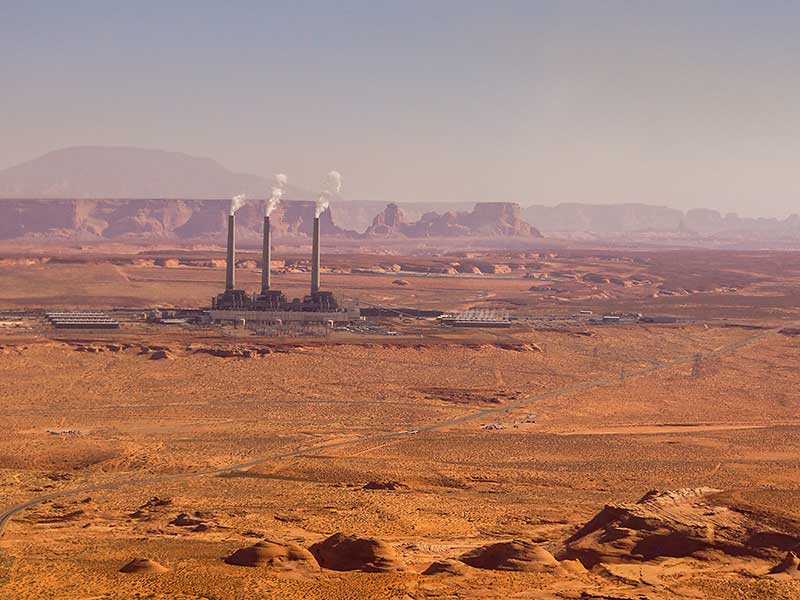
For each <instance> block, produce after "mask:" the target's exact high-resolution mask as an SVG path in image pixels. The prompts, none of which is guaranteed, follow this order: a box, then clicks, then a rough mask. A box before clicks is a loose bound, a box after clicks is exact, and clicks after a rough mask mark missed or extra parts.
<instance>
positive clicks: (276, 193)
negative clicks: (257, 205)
mask: <svg viewBox="0 0 800 600" xmlns="http://www.w3.org/2000/svg"><path fill="white" fill-rule="evenodd" d="M288 181H289V178H288V177H286V175H284V174H283V173H278V174H277V175H275V176H274V177H273V183H272V195H271V196H270V197H269V200H267V206H266V207H265V209H264V216H267V217H268V216H270V215H271V214H272V211H273V210H275V209H276V208H278V203H279V202H280V201H281V197H282V196H283V188H285V187H286V184H287V183H288Z"/></svg>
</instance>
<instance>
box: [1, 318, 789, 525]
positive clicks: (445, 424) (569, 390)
mask: <svg viewBox="0 0 800 600" xmlns="http://www.w3.org/2000/svg"><path fill="white" fill-rule="evenodd" d="M779 329H780V328H775V329H768V330H764V331H761V332H759V333H757V334H756V335H753V336H750V337H748V338H745V339H743V340H740V341H738V342H734V343H733V344H729V345H727V346H724V347H722V348H720V349H718V350H715V351H712V352H708V353H705V354H703V355H702V356H703V358H704V359H707V358H711V357H714V356H719V355H721V354H726V353H729V352H734V351H736V350H738V349H739V348H742V347H744V346H746V345H748V344H751V343H753V342H755V341H757V340H760V339H762V338H764V337H766V336H769V335H772V334H774V333H776V332H777V331H778V330H779ZM696 356H697V355H695V354H693V355H691V356H684V357H681V358H678V359H675V360H671V361H665V362H659V363H657V364H654V365H652V366H649V367H644V368H642V369H636V370H631V371H628V372H626V373H625V377H626V378H629V377H639V376H643V375H649V374H651V373H655V372H657V371H661V370H664V369H670V368H673V367H676V366H681V365H686V364H692V363H693V362H694V361H695V360H696ZM619 380H620V375H619V373H614V374H613V375H607V376H605V377H599V378H597V379H592V380H590V381H585V382H582V383H576V384H574V385H568V386H566V387H562V388H559V389H557V390H553V391H550V392H544V393H542V394H536V395H534V396H528V397H527V398H523V399H521V400H517V401H516V402H511V403H509V404H504V405H500V406H496V407H492V408H486V409H483V410H480V411H478V412H470V413H467V414H464V415H462V416H460V417H456V418H454V419H450V420H448V421H442V422H438V423H431V424H430V425H424V426H421V427H419V428H418V431H419V432H420V433H424V432H433V431H440V430H442V429H448V428H450V427H454V426H457V425H462V424H464V423H468V422H470V421H478V420H485V419H487V417H492V416H494V415H498V414H501V413H504V412H506V411H508V410H516V409H520V408H526V407H529V406H530V405H532V404H536V403H537V402H541V401H542V400H550V399H552V398H557V397H559V396H566V395H570V394H577V393H580V392H585V391H588V390H591V389H594V388H597V387H601V386H604V385H609V384H611V383H614V382H617V381H619ZM408 435H409V434H408V433H405V432H393V433H384V434H375V435H369V436H364V437H360V438H357V439H349V440H342V441H338V442H331V443H328V444H321V445H317V446H307V447H304V448H299V449H297V450H292V451H288V452H279V453H276V454H270V455H268V456H261V457H259V458H254V459H252V460H248V461H245V462H241V463H236V464H233V465H228V466H226V467H222V468H219V469H207V470H203V471H193V472H191V473H178V474H174V475H161V476H155V477H146V478H141V479H125V480H122V481H111V482H107V483H102V484H96V485H88V486H84V487H79V488H73V489H66V490H59V491H56V492H51V493H49V494H45V495H43V496H37V497H35V498H31V499H30V500H27V501H25V502H21V503H20V504H17V505H15V506H11V507H9V508H7V509H5V510H4V511H3V512H2V513H0V537H2V535H3V533H4V531H5V528H6V525H8V522H9V521H10V520H11V519H12V518H13V517H15V516H16V515H18V514H20V513H21V512H23V511H25V510H27V509H29V508H32V507H34V506H36V505H38V504H41V503H42V502H46V501H48V500H54V499H56V498H68V497H72V496H78V495H81V494H87V493H90V492H96V491H99V490H111V489H118V488H122V487H137V488H144V487H151V486H153V485H155V484H158V483H164V482H170V481H179V480H183V479H191V478H195V477H213V476H215V475H223V474H225V473H230V472H232V471H241V470H244V469H248V468H250V467H254V466H256V465H259V464H261V463H265V462H269V461H273V460H280V459H285V458H291V457H294V456H301V455H303V454H307V453H309V452H320V451H323V450H333V449H336V448H342V447H344V446H350V445H353V444H357V443H363V442H381V441H390V440H395V439H400V438H403V437H407V436H408Z"/></svg>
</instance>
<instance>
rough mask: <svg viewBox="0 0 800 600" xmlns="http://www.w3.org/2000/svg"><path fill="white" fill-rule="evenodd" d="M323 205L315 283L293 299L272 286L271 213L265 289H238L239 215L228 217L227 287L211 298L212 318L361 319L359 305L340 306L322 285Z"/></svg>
mask: <svg viewBox="0 0 800 600" xmlns="http://www.w3.org/2000/svg"><path fill="white" fill-rule="evenodd" d="M319 213H320V210H319V207H318V209H317V210H316V212H315V216H314V224H313V232H312V242H311V245H312V256H311V285H310V289H309V294H308V295H307V296H304V297H303V298H294V299H293V300H291V301H289V300H288V299H287V298H286V296H285V295H284V294H283V293H282V292H281V291H280V290H275V289H273V288H272V278H271V273H270V261H271V258H272V239H271V237H272V231H271V224H270V216H269V215H265V216H264V238H263V243H262V252H261V259H262V275H261V289H260V291H259V292H257V293H255V294H248V293H247V292H246V291H245V290H242V289H236V214H235V211H233V210H232V211H231V214H230V215H229V217H228V246H227V253H226V263H225V290H224V291H223V292H222V293H221V294H219V295H217V296H216V297H215V298H212V300H211V311H210V316H211V319H212V320H213V321H215V322H227V321H233V322H241V321H242V320H244V321H245V322H247V321H258V322H264V321H271V322H286V321H303V322H330V321H332V322H334V323H339V322H347V321H353V320H357V319H359V318H360V311H359V310H358V309H357V308H344V307H341V306H339V303H338V301H337V300H336V297H335V296H334V295H333V293H332V292H328V291H323V290H322V289H321V287H320V246H321V232H320V219H319Z"/></svg>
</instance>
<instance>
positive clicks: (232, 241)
mask: <svg viewBox="0 0 800 600" xmlns="http://www.w3.org/2000/svg"><path fill="white" fill-rule="evenodd" d="M235 227H236V216H235V215H233V214H231V215H229V216H228V260H227V262H226V265H225V289H226V290H232V289H233V288H234V287H235V286H236V280H235V269H236V264H235V262H236V248H235V246H236V229H235Z"/></svg>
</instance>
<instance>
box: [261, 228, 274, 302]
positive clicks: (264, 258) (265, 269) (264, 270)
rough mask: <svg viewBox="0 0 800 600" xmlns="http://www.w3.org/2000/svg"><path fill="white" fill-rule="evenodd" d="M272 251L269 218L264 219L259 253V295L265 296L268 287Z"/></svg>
mask: <svg viewBox="0 0 800 600" xmlns="http://www.w3.org/2000/svg"><path fill="white" fill-rule="evenodd" d="M271 260H272V250H271V249H270V228H269V216H266V217H264V247H263V248H262V251H261V262H262V267H261V293H262V294H266V293H267V291H268V290H269V286H270V268H269V264H270V261H271Z"/></svg>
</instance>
